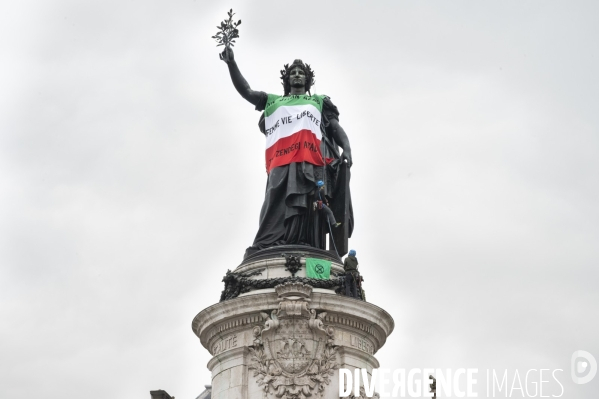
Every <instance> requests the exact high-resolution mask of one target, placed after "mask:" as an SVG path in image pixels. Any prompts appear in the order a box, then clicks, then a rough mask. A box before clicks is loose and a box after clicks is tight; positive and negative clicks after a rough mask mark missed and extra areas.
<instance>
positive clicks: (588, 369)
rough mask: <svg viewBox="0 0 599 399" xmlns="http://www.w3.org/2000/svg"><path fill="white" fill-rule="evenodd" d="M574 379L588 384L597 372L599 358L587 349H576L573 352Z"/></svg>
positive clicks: (577, 382) (575, 381)
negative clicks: (598, 359)
mask: <svg viewBox="0 0 599 399" xmlns="http://www.w3.org/2000/svg"><path fill="white" fill-rule="evenodd" d="M570 372H571V373H572V381H574V383H576V384H586V383H587V382H590V381H591V380H592V379H593V378H595V374H597V360H595V357H594V356H593V355H591V354H590V353H589V352H587V351H576V352H574V353H573V354H572V366H571V369H570Z"/></svg>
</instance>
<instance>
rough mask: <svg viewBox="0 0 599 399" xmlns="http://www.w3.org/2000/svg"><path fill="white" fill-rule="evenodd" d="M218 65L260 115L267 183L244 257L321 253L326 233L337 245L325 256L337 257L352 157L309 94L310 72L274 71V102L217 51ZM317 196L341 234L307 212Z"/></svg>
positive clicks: (349, 214) (228, 53)
mask: <svg viewBox="0 0 599 399" xmlns="http://www.w3.org/2000/svg"><path fill="white" fill-rule="evenodd" d="M220 58H221V60H223V61H224V62H225V63H227V66H228V67H229V73H230V75H231V80H232V81H233V85H234V86H235V89H237V91H238V92H239V94H240V95H241V96H242V97H243V98H244V99H246V100H247V101H249V102H250V103H252V104H253V105H254V106H255V107H256V110H258V111H263V113H262V116H261V117H260V122H259V124H258V125H259V127H260V130H261V132H262V133H263V134H264V135H265V137H266V172H267V173H268V181H267V183H266V194H265V198H264V204H263V205H262V210H261V212H260V226H259V228H258V233H256V238H255V239H254V243H253V244H252V246H251V247H249V248H248V249H247V250H246V253H245V256H246V257H247V256H248V255H251V254H252V253H254V252H256V251H258V250H261V249H264V248H269V247H273V246H277V245H286V244H300V245H309V246H312V247H315V248H321V249H325V248H326V247H325V246H326V234H327V233H330V234H331V235H332V236H333V239H334V241H333V242H334V243H337V244H336V245H332V246H331V248H330V249H331V250H332V249H333V247H334V248H335V250H336V251H337V253H338V255H339V256H343V255H344V254H345V253H347V246H348V245H347V242H348V237H351V233H352V230H353V211H352V207H351V198H350V192H349V177H350V175H349V168H350V167H351V165H352V155H351V147H350V145H349V139H348V138H347V135H346V134H345V131H344V130H343V128H342V127H341V126H340V125H339V111H338V110H337V107H336V106H335V105H334V104H333V103H332V102H331V100H330V99H329V97H327V96H323V95H316V94H315V95H312V94H311V93H310V88H311V86H312V85H313V84H314V72H313V71H312V69H311V68H310V66H309V65H307V64H304V63H303V62H302V61H301V60H295V61H294V62H293V63H292V64H291V65H285V67H284V69H283V70H282V71H281V79H282V81H283V87H284V94H283V95H282V96H281V95H277V94H267V93H265V92H263V91H254V90H252V89H251V88H250V85H249V84H248V83H247V81H246V80H245V79H244V77H243V76H242V75H241V72H240V71H239V67H238V66H237V63H236V62H235V57H234V54H233V50H232V49H231V48H230V47H228V46H227V47H225V50H224V51H223V52H222V53H221V54H220ZM339 147H341V149H343V152H342V153H341V154H340V152H339ZM319 181H322V182H324V186H325V187H324V190H322V188H321V189H320V190H318V187H317V182H319ZM322 182H321V183H319V185H322ZM317 191H318V192H319V193H322V192H323V191H324V195H325V198H326V201H327V202H329V203H330V206H331V208H332V209H333V211H334V212H335V215H336V217H337V220H339V221H340V222H341V223H337V225H341V226H338V227H337V226H331V225H330V223H328V219H327V217H326V216H323V215H322V213H320V212H318V210H317V209H316V207H315V206H313V204H314V203H315V196H316V195H317Z"/></svg>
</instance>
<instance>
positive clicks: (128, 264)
mask: <svg viewBox="0 0 599 399" xmlns="http://www.w3.org/2000/svg"><path fill="white" fill-rule="evenodd" d="M230 7H233V9H234V11H235V12H236V13H237V16H238V17H240V18H241V19H242V21H243V23H242V25H241V26H240V36H241V37H240V39H239V40H238V43H237V46H236V47H235V56H236V59H237V61H238V64H239V66H240V69H241V71H242V73H243V74H244V76H245V77H246V79H247V80H248V82H249V83H250V85H251V87H252V88H253V89H256V90H263V91H267V92H271V93H282V87H281V85H280V80H279V70H280V69H281V68H282V65H283V64H285V63H290V62H292V61H293V60H294V59H295V58H301V59H303V60H304V61H306V62H308V63H309V64H311V65H312V67H313V68H314V70H315V73H316V85H315V86H314V88H313V93H318V94H326V95H329V96H330V97H331V99H332V100H333V102H334V103H335V104H336V105H337V106H338V107H339V110H340V112H341V117H340V122H341V125H342V126H343V127H344V128H345V130H346V132H347V133H348V136H349V138H350V141H351V145H352V149H353V158H354V166H353V168H352V183H351V187H352V195H353V201H354V212H355V219H356V224H355V231H354V236H353V237H352V238H351V240H350V246H351V247H352V248H355V249H356V250H357V253H358V259H359V261H360V268H361V270H362V273H363V275H364V278H365V285H364V287H365V289H366V293H367V296H368V300H369V302H372V303H374V304H376V305H379V306H381V307H383V308H384V309H385V310H387V311H388V312H389V313H390V314H391V315H392V316H393V318H394V320H395V326H396V327H395V331H394V332H393V334H392V335H391V336H390V337H389V339H388V341H387V344H386V346H385V347H384V348H383V349H382V350H381V351H380V352H379V353H378V354H377V358H378V359H379V361H380V362H381V365H382V366H383V367H387V368H412V367H451V368H454V369H456V368H459V367H478V368H480V369H481V373H482V371H483V370H485V369H486V368H494V369H497V370H500V371H503V370H504V369H509V370H510V373H511V374H510V375H512V374H513V373H514V370H519V371H520V373H522V372H526V371H527V370H528V369H531V368H535V369H540V368H548V369H556V368H560V369H563V370H564V371H563V372H561V374H560V373H558V374H557V375H558V377H559V380H560V382H561V383H562V384H563V385H564V387H565V396H564V397H567V398H568V399H578V398H585V399H587V398H589V399H591V398H593V399H594V398H596V397H597V391H598V390H599V377H596V378H595V380H594V381H592V382H591V383H589V384H587V385H582V386H576V385H574V384H573V383H572V382H571V379H570V356H571V355H572V353H573V352H574V351H575V350H579V349H583V350H586V351H589V352H591V353H593V354H594V355H595V357H596V358H599V340H598V338H597V337H598V336H599V319H598V316H599V312H598V310H599V309H598V308H599V290H598V289H597V284H598V281H599V271H598V267H597V266H598V265H597V262H598V260H599V245H598V243H599V207H598V204H599V132H598V129H599V112H597V111H598V108H599V100H598V98H599V97H598V94H597V93H599V79H598V71H599V44H598V41H599V40H598V39H599V24H598V23H597V16H598V15H599V3H597V2H596V1H474V0H471V1H470V0H464V1H415V0H409V1H374V2H368V3H367V2H366V1H348V0H346V1H310V0H305V1H301V2H288V1H275V0H263V1H239V0H234V1H232V2H230V3H223V2H215V1H201V0H196V1H192V0H185V1H157V0H145V1H141V0H134V1H115V0H102V1H96V0H94V1H76V0H71V1H66V0H55V1H52V2H49V1H28V0H23V1H12V2H5V4H3V6H2V8H1V12H0V52H1V53H0V54H1V60H0V88H1V91H0V108H1V109H2V112H0V320H2V322H1V323H0V397H2V398H11V399H31V398H37V397H43V398H45V399H58V398H61V399H62V398H84V397H85V398H89V399H100V398H101V399H104V398H143V399H146V398H148V397H149V393H148V391H150V390H154V389H165V390H167V391H168V392H169V393H171V394H172V395H175V396H176V397H177V399H192V398H195V396H196V395H197V394H199V393H200V392H201V391H202V390H203V386H204V385H205V384H209V383H210V373H209V372H208V370H207V368H206V364H207V362H208V360H209V359H210V356H209V354H208V352H207V351H206V350H205V349H204V348H203V347H202V346H201V344H200V343H199V340H198V339H197V338H196V336H195V335H194V334H193V332H192V330H191V320H192V319H193V317H194V316H195V315H196V314H197V313H198V312H199V311H201V310H202V309H204V308H206V307H208V306H210V305H212V304H213V303H215V302H217V301H218V299H219V295H220V291H221V290H222V288H223V286H222V283H221V278H222V276H223V275H224V274H225V272H226V271H227V269H233V268H235V267H236V266H237V265H238V264H239V262H240V261H241V259H242V256H243V253H244V251H245V248H246V247H247V246H249V245H250V244H251V243H252V241H253V238H254V235H255V233H256V230H257V227H258V216H259V211H260V207H261V204H262V201H263V195H264V187H265V184H266V173H265V171H264V137H263V135H262V134H261V133H260V132H259V130H258V127H257V122H258V118H259V113H258V112H256V111H255V110H254V109H253V106H252V105H251V104H249V103H247V102H245V100H243V99H242V98H241V97H240V96H239V95H238V94H237V92H236V91H235V90H234V88H233V86H232V84H231V82H230V79H229V75H228V72H227V68H226V65H225V64H224V63H223V62H222V61H220V60H219V59H218V49H217V48H216V47H215V43H214V42H213V41H212V39H210V36H212V35H213V34H214V33H216V25H217V24H218V23H219V22H220V21H221V20H222V19H223V18H224V17H225V16H226V11H227V10H228V9H229V8H230ZM482 377H484V374H483V375H481V380H482V379H483V378H482ZM537 380H538V378H537ZM557 393H559V388H558V390H557ZM483 397H484V395H483ZM516 397H519V396H516Z"/></svg>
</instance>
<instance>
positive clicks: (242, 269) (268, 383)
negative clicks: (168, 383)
mask: <svg viewBox="0 0 599 399" xmlns="http://www.w3.org/2000/svg"><path fill="white" fill-rule="evenodd" d="M302 251H303V252H302V253H299V252H298V253H297V254H296V255H297V256H298V257H297V258H295V259H296V260H297V259H300V258H302V257H305V256H310V257H318V256H320V257H321V258H323V257H324V256H323V254H322V253H317V254H306V253H305V252H306V250H305V248H303V249H302ZM311 251H313V250H311ZM323 252H324V251H323ZM286 255H287V258H284V257H282V256H281V254H280V253H279V254H278V256H277V257H272V256H270V257H266V258H262V259H256V258H254V261H253V262H252V261H251V259H250V261H249V262H244V263H243V264H242V265H240V266H239V267H238V268H237V269H236V270H235V272H234V273H232V274H235V275H236V277H237V278H244V279H246V280H245V281H246V282H247V281H248V280H258V281H254V283H255V284H256V285H255V287H264V286H267V287H268V286H269V285H274V284H276V285H275V286H274V287H273V288H257V289H253V290H252V289H251V288H250V289H249V292H244V293H241V295H239V296H238V297H237V298H233V299H228V300H224V301H222V302H220V303H218V304H215V305H213V306H210V307H208V308H207V309H204V310H203V311H201V312H200V313H199V314H198V315H197V316H196V317H195V318H194V320H193V323H192V328H193V331H194V333H195V334H196V335H197V336H198V337H199V339H200V342H201V343H202V345H203V346H204V347H205V348H206V349H207V350H208V351H209V352H210V354H212V356H213V357H212V359H211V360H210V361H209V362H208V368H209V370H210V371H211V372H212V399H278V398H283V399H306V398H307V397H313V398H315V399H316V398H317V399H321V398H327V399H338V397H339V372H338V369H339V368H347V369H354V368H365V369H368V370H369V372H370V371H371V370H372V369H373V368H378V367H379V363H378V361H377V360H376V358H375V357H374V354H375V353H376V352H377V351H378V350H379V349H380V348H381V347H382V346H383V345H384V344H385V341H386V339H387V336H388V335H389V334H390V333H391V332H392V331H393V327H394V323H393V319H392V318H391V316H390V315H389V314H388V313H387V312H385V311H384V310H383V309H381V308H379V307H377V306H375V305H372V304H370V303H368V302H364V301H360V300H357V299H354V298H348V297H345V296H342V295H339V294H336V293H335V291H334V287H329V288H313V287H312V285H319V284H320V283H321V281H318V282H316V283H314V281H313V280H311V279H306V278H305V277H304V276H305V271H304V270H303V269H301V267H300V269H299V270H298V269H297V266H296V267H293V268H291V269H292V271H294V272H293V273H292V271H289V269H290V267H289V263H290V262H289V251H288V253H287V254H286ZM303 263H304V261H303V259H302V261H301V264H303ZM342 270H343V268H342V265H341V263H340V262H339V260H335V259H333V265H332V271H333V272H335V271H336V272H340V271H342ZM258 271H259V272H260V273H262V274H258ZM244 276H249V277H244ZM258 276H260V277H263V276H266V277H267V279H260V278H259V277H258ZM310 283H311V284H310ZM242 288H243V287H242ZM247 290H248V288H247V287H245V288H243V289H240V290H238V291H247ZM355 396H359V395H355Z"/></svg>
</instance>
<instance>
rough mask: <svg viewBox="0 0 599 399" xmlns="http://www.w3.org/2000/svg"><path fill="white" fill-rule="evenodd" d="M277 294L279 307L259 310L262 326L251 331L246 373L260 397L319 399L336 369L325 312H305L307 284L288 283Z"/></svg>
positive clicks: (279, 288)
mask: <svg viewBox="0 0 599 399" xmlns="http://www.w3.org/2000/svg"><path fill="white" fill-rule="evenodd" d="M275 290H276V292H277V294H278V296H279V307H278V308H277V309H275V310H273V311H271V312H270V314H268V313H264V312H262V313H261V315H262V318H263V319H264V325H263V326H259V327H258V326H257V327H254V331H253V333H254V344H253V346H250V347H249V348H248V349H249V351H250V356H251V362H252V363H251V364H250V366H249V369H250V370H253V372H254V373H253V376H254V378H256V382H257V383H258V385H259V386H261V387H262V391H263V399H267V398H268V397H269V395H274V396H275V397H276V398H281V399H305V398H307V397H311V396H313V395H315V396H317V397H319V398H322V397H323V394H324V390H325V388H326V386H327V385H329V383H330V382H331V376H332V375H333V373H334V370H335V369H337V368H338V364H337V353H336V350H337V348H336V347H335V346H334V345H333V338H334V329H333V328H332V327H329V326H325V325H324V323H323V319H324V317H325V315H326V312H321V313H319V314H317V312H316V310H315V309H310V308H309V306H308V305H309V301H310V296H311V294H312V287H310V286H309V285H305V284H302V283H295V282H288V283H285V284H281V285H278V286H277V287H275Z"/></svg>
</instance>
